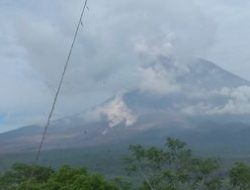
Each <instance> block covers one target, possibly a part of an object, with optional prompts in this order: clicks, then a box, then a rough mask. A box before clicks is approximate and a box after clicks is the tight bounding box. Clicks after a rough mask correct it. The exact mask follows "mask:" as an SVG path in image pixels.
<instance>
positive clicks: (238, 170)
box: [229, 162, 250, 190]
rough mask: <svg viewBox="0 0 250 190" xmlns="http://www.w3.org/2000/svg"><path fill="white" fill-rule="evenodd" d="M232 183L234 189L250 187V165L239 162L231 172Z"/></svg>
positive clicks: (242, 189)
mask: <svg viewBox="0 0 250 190" xmlns="http://www.w3.org/2000/svg"><path fill="white" fill-rule="evenodd" d="M229 177H230V183H231V185H232V186H233V187H234V189H239V190H249V189H250V167H249V165H247V164H244V163H242V162H238V163H236V164H235V165H234V167H233V168H232V169H231V170H230V172H229Z"/></svg>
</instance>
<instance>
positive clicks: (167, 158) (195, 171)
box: [126, 138, 221, 190]
mask: <svg viewBox="0 0 250 190" xmlns="http://www.w3.org/2000/svg"><path fill="white" fill-rule="evenodd" d="M130 151H131V154H130V156H129V157H127V158H126V162H127V165H128V167H127V170H128V171H129V173H130V174H137V175H139V176H140V177H141V178H142V181H143V183H142V186H141V190H155V189H163V190H178V189H194V190H195V189H201V188H202V189H206V190H210V189H211V190H216V189H220V187H221V179H220V177H219V173H218V169H219V167H220V164H219V162H218V160H215V159H198V158H195V157H193V155H192V151H191V150H190V149H188V148H187V147H186V144H185V143H184V142H182V141H180V140H178V139H174V138H168V139H167V140H166V144H165V147H164V148H162V149H161V148H156V147H150V148H144V147H142V146H141V145H133V146H130Z"/></svg>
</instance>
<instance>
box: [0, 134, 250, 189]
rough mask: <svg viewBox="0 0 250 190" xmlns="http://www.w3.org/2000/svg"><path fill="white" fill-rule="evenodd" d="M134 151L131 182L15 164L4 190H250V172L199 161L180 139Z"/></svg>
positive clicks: (1, 180)
mask: <svg viewBox="0 0 250 190" xmlns="http://www.w3.org/2000/svg"><path fill="white" fill-rule="evenodd" d="M129 150H130V153H129V155H128V156H127V157H126V158H125V163H124V167H125V168H126V171H127V173H128V176H129V178H128V179H127V178H126V181H125V180H123V179H121V178H115V179H106V178H105V177H104V176H103V175H101V174H96V173H92V172H89V171H88V170H87V169H85V168H73V167H70V166H62V167H61V168H59V169H57V170H56V169H52V168H50V167H42V166H30V165H26V164H14V165H13V166H12V168H11V169H10V170H8V171H5V172H2V173H1V174H0V190H42V189H46V190H129V189H139V190H230V189H232V190H249V189H250V166H248V165H247V164H245V163H242V162H239V163H235V164H234V166H233V167H232V168H230V169H229V170H225V169H223V168H222V163H221V161H220V160H218V159H214V158H201V157H196V156H194V155H193V154H192V151H191V150H190V149H189V148H188V147H187V146H186V144H185V143H184V142H182V141H180V140H178V139H174V138H168V139H167V140H166V143H165V146H164V147H163V148H157V147H143V146H141V145H131V146H130V148H129ZM127 181H128V182H127Z"/></svg>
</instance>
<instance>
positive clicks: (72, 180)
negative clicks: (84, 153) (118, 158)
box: [0, 164, 119, 190]
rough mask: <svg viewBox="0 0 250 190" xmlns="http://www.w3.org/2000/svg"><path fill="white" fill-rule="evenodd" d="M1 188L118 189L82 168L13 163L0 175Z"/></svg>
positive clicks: (34, 189)
mask: <svg viewBox="0 0 250 190" xmlns="http://www.w3.org/2000/svg"><path fill="white" fill-rule="evenodd" d="M0 186H1V187H0V189H1V190H42V189H43V190H44V189H46V190H118V189H119V188H118V187H116V186H115V184H114V183H112V182H108V181H106V180H105V179H104V178H103V176H101V175H99V174H90V173H89V172H88V171H87V170H86V169H83V168H71V167H69V166H62V167H61V168H60V169H59V170H58V171H54V170H52V169H51V168H46V167H41V166H29V165H24V164H17V165H14V166H13V168H12V170H10V171H8V172H6V173H4V174H2V175H1V176H0Z"/></svg>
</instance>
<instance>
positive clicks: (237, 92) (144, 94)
mask: <svg viewBox="0 0 250 190" xmlns="http://www.w3.org/2000/svg"><path fill="white" fill-rule="evenodd" d="M157 64H160V66H161V67H160V69H161V70H163V71H164V72H163V73H162V72H160V77H162V76H161V75H162V74H163V75H166V76H167V75H168V74H169V71H171V72H174V73H179V74H176V75H175V76H174V80H173V81H174V85H176V86H177V87H178V88H176V89H177V90H176V91H171V92H167V93H159V94H154V91H148V88H147V89H146V90H145V89H134V90H131V91H128V92H126V93H124V94H122V95H117V96H114V97H113V98H111V99H109V100H107V101H106V102H105V103H103V104H101V105H100V106H98V107H95V108H93V109H90V110H87V111H85V112H83V113H81V114H79V115H74V116H70V117H66V118H62V119H60V120H57V121H54V122H53V124H52V126H51V127H50V129H49V133H48V137H47V138H46V143H45V146H44V149H45V150H50V149H64V148H77V147H78V148H79V147H94V146H101V145H105V144H106V145H108V144H117V145H118V144H122V143H123V144H130V143H133V142H134V143H137V142H143V143H145V144H147V142H156V143H157V142H159V141H160V140H162V139H163V138H164V137H166V136H171V135H174V136H179V137H182V138H184V140H187V141H189V142H191V143H193V144H195V142H197V141H199V142H202V143H203V144H207V145H208V144H209V143H207V142H209V141H211V142H210V144H211V145H209V146H210V147H211V146H215V145H216V143H217V144H218V143H222V144H223V143H226V144H227V145H229V144H230V139H232V138H234V135H236V134H237V135H236V136H235V138H234V139H235V141H232V142H233V144H232V146H237V142H238V141H240V139H241V137H242V138H243V137H244V140H243V141H241V142H244V143H250V141H249V140H248V139H247V135H248V134H249V135H250V132H249V129H250V128H249V127H248V126H249V124H250V120H249V119H248V117H247V114H248V112H249V113H250V109H249V108H248V107H246V105H247V104H246V103H247V102H248V97H250V90H249V89H250V83H249V82H248V81H246V80H244V79H242V78H240V77H238V76H236V75H234V74H232V73H230V72H228V71H225V70H223V69H222V68H220V67H218V66H217V65H215V64H213V63H211V62H209V61H206V60H203V59H198V60H196V61H194V62H193V63H192V64H188V65H187V66H186V68H185V71H181V72H179V70H178V69H179V68H178V67H177V66H175V65H174V64H171V63H169V62H168V61H167V60H165V59H164V58H161V59H160V61H159V63H157ZM150 67H153V68H154V67H155V66H154V65H153V66H152V65H151V66H150ZM165 71H166V72H165ZM156 74H159V73H158V72H156ZM157 76H158V75H157ZM163 82H164V81H163ZM166 83H167V81H166ZM163 84H164V83H163ZM90 115H91V116H93V115H94V116H95V117H93V118H95V119H94V120H89V118H88V117H89V116H90ZM208 124H211V125H208ZM232 124H235V125H234V127H228V126H231V125H232ZM41 133H42V128H41V127H39V126H29V127H23V128H20V129H17V130H15V131H11V132H7V133H3V134H0V144H1V149H0V153H2V154H4V153H7V152H26V151H34V150H35V149H36V148H37V146H38V143H39V141H40V139H41ZM215 134H217V136H216V135H215ZM219 134H221V136H220V135H219ZM223 134H225V135H226V136H225V138H223ZM246 134H247V135H246ZM193 136H195V137H197V138H193ZM198 137H199V138H198ZM204 139H206V141H205V140H204ZM209 139H210V140H209ZM202 143H201V145H202ZM213 143H214V144H213Z"/></svg>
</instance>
